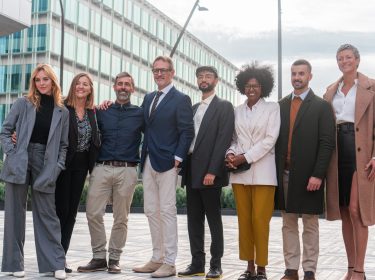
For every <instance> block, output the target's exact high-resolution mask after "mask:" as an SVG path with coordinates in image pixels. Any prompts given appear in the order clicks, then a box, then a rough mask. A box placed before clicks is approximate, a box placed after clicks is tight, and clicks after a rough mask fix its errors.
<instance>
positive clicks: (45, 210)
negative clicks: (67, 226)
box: [1, 143, 65, 273]
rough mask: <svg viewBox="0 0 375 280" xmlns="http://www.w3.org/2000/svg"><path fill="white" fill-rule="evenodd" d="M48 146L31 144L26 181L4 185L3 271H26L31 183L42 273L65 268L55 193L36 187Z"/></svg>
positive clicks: (37, 251)
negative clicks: (27, 217) (26, 229)
mask: <svg viewBox="0 0 375 280" xmlns="http://www.w3.org/2000/svg"><path fill="white" fill-rule="evenodd" d="M44 152H45V145H42V144H35V143H30V144H29V147H28V158H29V162H28V170H27V171H28V172H27V174H28V175H27V178H26V183H25V184H21V185H20V184H12V183H6V184H5V216H4V242H3V244H4V245H3V260H2V267H1V270H2V271H3V272H15V271H23V270H25V269H24V252H23V247H24V243H25V223H26V202H27V191H28V187H29V185H30V186H31V196H32V204H31V205H32V210H33V223H34V235H35V247H36V255H37V261H38V267H39V273H44V272H51V271H56V270H60V269H64V267H65V253H64V249H63V247H62V246H61V243H60V240H61V232H60V222H59V219H58V217H57V215H56V208H55V194H54V193H42V192H39V191H35V190H33V182H34V181H35V178H37V176H38V174H39V173H40V170H41V169H42V167H43V163H44Z"/></svg>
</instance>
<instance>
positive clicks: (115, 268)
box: [108, 259, 121, 274]
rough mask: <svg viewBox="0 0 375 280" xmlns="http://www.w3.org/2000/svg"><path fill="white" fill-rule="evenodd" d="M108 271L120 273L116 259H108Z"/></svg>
mask: <svg viewBox="0 0 375 280" xmlns="http://www.w3.org/2000/svg"><path fill="white" fill-rule="evenodd" d="M108 273H113V274H115V273H121V268H120V263H119V261H118V260H111V259H109V261H108Z"/></svg>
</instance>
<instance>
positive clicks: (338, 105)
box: [332, 79, 358, 124]
mask: <svg viewBox="0 0 375 280" xmlns="http://www.w3.org/2000/svg"><path fill="white" fill-rule="evenodd" d="M343 86H344V82H340V84H339V87H338V88H337V92H336V94H335V95H334V97H333V101H332V105H333V109H334V110H335V115H336V123H337V124H340V123H344V122H351V123H354V113H355V97H356V94H357V88H358V80H357V79H356V80H355V81H354V85H353V86H352V87H351V88H350V90H349V92H348V93H347V94H346V95H345V94H344V93H343V92H342V91H341V90H342V87H343Z"/></svg>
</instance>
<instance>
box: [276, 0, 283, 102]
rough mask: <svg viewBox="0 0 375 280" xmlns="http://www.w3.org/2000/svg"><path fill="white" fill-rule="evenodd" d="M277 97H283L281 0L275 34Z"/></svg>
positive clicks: (279, 0) (279, 1)
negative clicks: (276, 33) (276, 34)
mask: <svg viewBox="0 0 375 280" xmlns="http://www.w3.org/2000/svg"><path fill="white" fill-rule="evenodd" d="M277 39H278V40H277V52H278V53H277V66H278V67H277V69H278V70H277V77H278V82H277V88H278V93H277V97H278V99H279V100H280V99H281V98H282V97H283V92H282V91H283V66H282V59H281V56H282V51H281V47H282V45H281V0H278V36H277Z"/></svg>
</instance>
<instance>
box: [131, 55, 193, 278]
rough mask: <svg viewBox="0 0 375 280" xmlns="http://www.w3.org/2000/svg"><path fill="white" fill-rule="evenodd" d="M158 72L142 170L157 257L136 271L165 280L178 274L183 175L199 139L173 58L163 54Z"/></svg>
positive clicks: (148, 106)
mask: <svg viewBox="0 0 375 280" xmlns="http://www.w3.org/2000/svg"><path fill="white" fill-rule="evenodd" d="M152 73H153V75H154V80H155V83H156V84H157V86H158V91H155V92H152V93H150V94H147V95H146V96H145V98H144V101H143V104H142V107H143V109H144V118H145V131H144V140H143V147H142V156H141V169H142V171H143V187H144V212H145V214H146V216H147V218H148V222H149V226H150V232H151V238H152V247H153V255H152V258H151V260H150V261H149V262H148V263H146V264H145V265H144V266H141V267H135V268H133V270H134V271H135V272H140V273H152V274H151V276H152V277H154V278H162V277H169V276H172V275H175V274H176V268H175V260H176V257H177V209H176V186H177V175H178V172H179V169H180V168H179V167H180V164H181V162H182V161H183V160H184V159H185V157H186V154H187V152H188V150H189V147H190V144H191V141H192V140H193V137H194V123H193V110H192V105H191V100H190V98H189V96H187V95H185V94H183V93H181V92H180V91H178V90H177V89H176V88H175V87H174V86H173V84H172V79H173V77H174V74H175V71H174V67H173V62H172V60H171V59H170V58H169V57H166V56H158V57H157V58H156V59H155V60H154V62H153V66H152Z"/></svg>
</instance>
